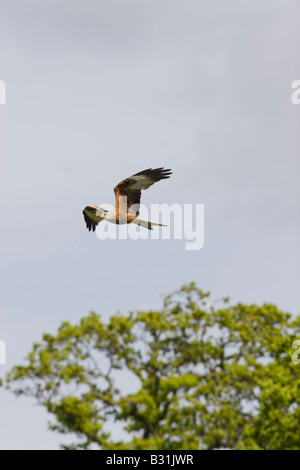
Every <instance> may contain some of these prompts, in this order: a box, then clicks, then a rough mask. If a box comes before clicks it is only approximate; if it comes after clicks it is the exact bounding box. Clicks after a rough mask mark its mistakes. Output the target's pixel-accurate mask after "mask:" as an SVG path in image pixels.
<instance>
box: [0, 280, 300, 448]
mask: <svg viewBox="0 0 300 470" xmlns="http://www.w3.org/2000/svg"><path fill="white" fill-rule="evenodd" d="M297 338H300V317H296V318H292V316H291V315H290V314H289V313H284V312H282V311H280V310H279V309H278V308H277V307H276V306H275V305H271V304H264V305H262V306H257V305H244V304H241V303H238V304H236V305H230V302H229V299H228V298H225V299H222V300H220V301H218V302H217V303H214V302H211V300H210V293H209V292H203V291H202V290H201V289H199V288H198V287H197V286H196V285H195V284H194V283H191V284H189V285H186V286H183V287H182V288H181V289H180V290H179V291H176V292H174V293H172V294H170V295H169V296H167V297H166V298H165V299H164V303H163V307H162V309H161V310H159V311H145V312H144V311H137V312H130V313H129V314H127V315H121V314H118V315H115V316H112V317H111V318H110V319H109V321H107V322H104V321H103V320H102V319H101V317H100V316H99V315H97V314H95V313H93V312H91V313H90V314H89V315H88V316H86V317H84V318H82V319H81V321H80V322H79V324H75V325H72V324H70V323H69V322H64V323H62V325H61V326H60V328H59V329H58V332H57V334H56V335H54V336H53V335H50V334H45V335H44V336H43V340H42V341H41V342H40V343H35V344H34V345H33V349H32V351H31V352H30V353H29V355H28V357H27V358H26V364H25V365H18V366H15V367H14V368H13V369H12V371H11V372H10V373H9V374H8V378H7V383H8V385H7V386H8V387H9V388H11V389H12V390H13V392H14V393H16V394H17V395H19V394H25V395H28V396H33V397H35V399H36V400H37V401H38V403H40V404H41V405H43V406H44V407H46V409H47V410H48V412H49V413H50V414H51V415H52V416H53V417H54V421H53V422H52V424H50V428H51V429H53V430H55V431H58V432H60V433H64V434H66V433H75V434H74V439H75V441H74V444H72V445H71V446H69V447H68V448H72V449H79V448H84V449H88V448H90V447H92V448H94V447H96V448H99V449H106V450H111V449H114V450H118V449H139V450H140V449H152V450H164V449H165V450H172V449H173V450H174V449H175V450H183V449H184V450H193V449H218V448H230V449H299V447H300V446H299V443H300V398H299V397H300V364H297V360H294V361H292V355H293V353H294V355H295V352H297V351H295V349H292V343H293V342H294V341H295V340H296V339H297ZM298 362H299V361H298ZM130 388H131V390H130V391H128V390H127V389H130ZM116 423H117V424H118V427H117V428H116ZM120 429H121V430H122V431H121V433H120ZM120 434H121V436H122V437H120ZM118 436H119V437H118ZM124 436H125V437H124ZM65 448H66V446H65Z"/></svg>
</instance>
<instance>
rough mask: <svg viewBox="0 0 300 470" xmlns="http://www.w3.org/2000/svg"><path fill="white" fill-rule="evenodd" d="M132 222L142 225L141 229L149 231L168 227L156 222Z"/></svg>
mask: <svg viewBox="0 0 300 470" xmlns="http://www.w3.org/2000/svg"><path fill="white" fill-rule="evenodd" d="M132 222H133V223H135V224H136V225H140V226H141V227H145V228H147V229H148V230H153V227H167V225H163V224H156V223H155V222H148V221H147V220H142V219H134V220H133V221H132Z"/></svg>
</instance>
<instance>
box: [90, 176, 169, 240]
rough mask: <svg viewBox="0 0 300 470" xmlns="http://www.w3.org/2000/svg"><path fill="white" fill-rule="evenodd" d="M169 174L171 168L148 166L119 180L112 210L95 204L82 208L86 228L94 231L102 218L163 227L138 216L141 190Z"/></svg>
mask: <svg viewBox="0 0 300 470" xmlns="http://www.w3.org/2000/svg"><path fill="white" fill-rule="evenodd" d="M171 174H172V171H171V170H167V169H164V168H155V169H152V168H148V170H143V171H140V172H139V173H136V174H135V175H132V176H129V178H126V179H125V180H123V181H121V182H120V183H119V184H117V186H116V187H115V188H114V192H115V197H116V205H115V208H114V209H113V210H111V211H107V210H105V209H101V207H97V206H86V207H85V208H84V210H83V212H82V213H83V216H84V220H85V223H86V226H87V228H88V230H89V231H91V230H92V231H93V232H94V231H95V229H96V226H97V225H98V224H99V222H101V221H102V220H107V221H108V222H111V223H113V224H118V225H119V224H130V223H132V222H133V223H134V224H137V225H140V226H142V227H145V228H147V229H149V230H153V226H155V225H156V226H160V227H164V225H162V224H155V223H154V222H148V221H146V220H142V219H140V218H139V210H140V201H141V191H142V190H143V189H148V188H149V187H150V186H152V184H154V183H156V182H157V181H160V180H164V179H167V178H170V176H171Z"/></svg>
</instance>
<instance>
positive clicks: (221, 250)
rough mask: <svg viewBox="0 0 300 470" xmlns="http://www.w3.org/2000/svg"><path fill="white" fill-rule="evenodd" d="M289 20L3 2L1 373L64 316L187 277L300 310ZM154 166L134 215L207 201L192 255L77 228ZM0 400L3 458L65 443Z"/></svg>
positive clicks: (284, 11)
mask: <svg viewBox="0 0 300 470" xmlns="http://www.w3.org/2000/svg"><path fill="white" fill-rule="evenodd" d="M298 18H299V3H298V2H297V1H296V0H295V1H291V0H288V1H287V0H280V1H279V0H272V1H271V0H269V1H268V0H267V1H264V2H260V1H258V0H254V1H251V2H249V1H247V2H246V1H241V0H238V1H237V0H236V1H231V0H218V1H216V0H213V1H212V0H203V1H201V2H200V1H198V2H197V1H195V0H194V1H192V0H181V1H175V0H168V1H167V0H160V1H153V0H151V1H150V0H148V1H145V0H134V1H133V0H132V1H131V0H106V1H104V0H97V1H96V0H93V1H92V0H84V1H83V0H80V1H79V0H72V1H71V0H68V1H67V0H51V1H50V0H47V1H46V0H45V1H44V2H40V1H39V0H27V1H26V2H24V1H21V0H15V1H14V2H11V1H9V0H1V2H0V80H4V81H5V82H6V86H7V104H6V105H0V132H1V140H0V151H1V162H0V171H1V173H0V217H1V221H2V222H1V244H0V286H1V296H0V339H1V340H4V341H5V342H6V345H7V366H0V376H4V374H5V372H6V371H7V370H8V369H10V368H11V367H12V366H13V365H14V364H16V363H19V362H21V361H22V358H23V357H24V356H25V355H26V354H27V353H28V352H29V350H30V348H31V345H32V343H33V342H34V341H37V340H39V339H40V338H41V335H42V333H43V332H48V331H49V332H53V333H54V332H55V331H56V329H57V327H58V326H59V324H60V322H61V321H63V320H69V321H72V322H75V321H77V320H78V319H79V318H80V317H81V316H83V315H85V314H87V313H88V311H89V310H91V309H93V310H95V311H97V312H98V313H102V314H103V316H104V318H107V317H108V316H109V315H111V314H112V313H115V312H116V311H117V310H120V311H122V312H124V313H126V312H127V311H128V310H129V309H134V308H141V309H147V308H158V307H160V305H161V296H162V294H167V293H169V292H170V291H173V290H174V289H176V288H177V287H179V286H180V285H181V284H182V283H184V282H189V281H192V280H195V281H197V283H198V284H199V286H200V287H202V288H203V289H209V290H211V291H212V294H213V297H215V298H219V297H220V296H223V295H229V296H231V298H232V301H233V302H235V301H238V300H240V301H242V302H249V303H250V302H251V303H261V302H264V301H267V302H273V303H276V304H277V305H278V306H279V307H280V308H282V309H284V310H289V311H291V312H293V313H299V311H300V299H299V284H300V268H299V261H300V248H299V238H300V237H299V232H300V221H299V213H300V184H299V183H300V163H299V144H300V142H299V140H300V134H299V124H300V105H299V106H295V105H293V104H292V103H291V99H290V97H291V93H292V90H291V83H292V82H293V81H294V80H296V79H300V64H299V42H300V41H299V40H300V38H299V34H300V33H299V26H298V24H297V20H298ZM156 166H165V167H166V168H172V170H173V176H172V178H171V179H170V180H168V181H166V182H162V183H159V184H157V185H155V186H153V187H152V188H151V189H150V190H149V191H147V192H146V193H144V194H143V202H144V203H145V204H149V205H150V203H152V202H156V203H158V202H159V203H160V202H168V203H193V204H196V203H204V204H205V245H204V248H203V249H202V250H201V251H199V252H193V251H190V252H189V251H185V250H184V244H183V242H181V241H176V240H174V241H166V240H160V241H155V240H148V241H144V240H141V241H131V240H124V241H123V240H120V241H113V240H111V241H100V240H99V239H98V238H97V237H96V236H95V235H92V234H90V233H89V232H87V230H86V228H85V224H84V221H83V218H82V213H81V212H82V209H83V207H84V206H85V205H87V204H99V203H103V202H107V203H109V202H111V203H112V202H113V200H114V195H113V191H112V188H113V187H114V185H115V184H116V183H118V182H119V181H120V180H121V179H124V178H125V177H127V176H129V175H131V174H133V173H135V172H137V171H140V170H142V169H144V168H148V167H156ZM116 273H118V276H117V275H116ZM0 397H1V398H0V408H1V415H0V416H1V424H0V448H1V449H16V448H18V449H20V448H24V449H39V448H44V449H46V448H49V449H53V448H57V447H58V444H59V443H60V442H66V440H67V438H65V437H64V436H59V435H56V434H54V433H50V432H48V431H47V430H46V428H47V420H48V417H47V415H46V413H44V411H43V410H42V409H41V408H39V407H35V406H33V402H32V401H30V400H28V399H25V398H24V399H23V398H22V399H16V398H14V397H13V396H12V395H11V394H9V393H8V392H6V391H4V390H2V389H0Z"/></svg>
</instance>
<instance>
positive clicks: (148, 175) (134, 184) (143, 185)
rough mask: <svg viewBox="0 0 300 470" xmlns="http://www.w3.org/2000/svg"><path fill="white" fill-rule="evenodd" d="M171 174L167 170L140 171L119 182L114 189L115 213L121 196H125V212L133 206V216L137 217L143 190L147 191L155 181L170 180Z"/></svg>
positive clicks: (119, 205) (117, 210) (149, 169)
mask: <svg viewBox="0 0 300 470" xmlns="http://www.w3.org/2000/svg"><path fill="white" fill-rule="evenodd" d="M171 174H172V171H171V170H168V169H164V168H155V169H152V168H148V170H143V171H140V172H139V173H136V174H135V175H132V176H129V178H126V180H123V181H121V183H119V184H118V185H117V186H116V187H115V188H114V192H115V196H116V212H117V213H119V210H120V208H121V196H123V197H124V196H126V198H127V200H126V204H127V212H129V209H130V207H131V206H133V205H134V215H136V216H138V215H139V208H140V201H141V191H142V190H143V189H148V188H149V187H150V186H152V184H154V183H156V182H157V181H160V180H164V179H167V178H170V176H171ZM123 210H124V209H123ZM121 211H122V209H121Z"/></svg>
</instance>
